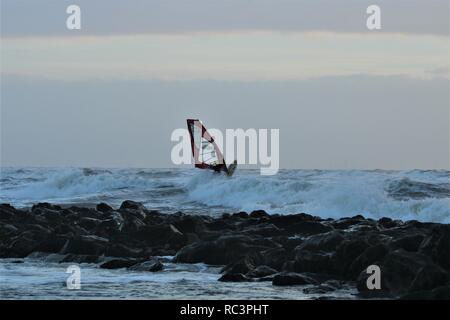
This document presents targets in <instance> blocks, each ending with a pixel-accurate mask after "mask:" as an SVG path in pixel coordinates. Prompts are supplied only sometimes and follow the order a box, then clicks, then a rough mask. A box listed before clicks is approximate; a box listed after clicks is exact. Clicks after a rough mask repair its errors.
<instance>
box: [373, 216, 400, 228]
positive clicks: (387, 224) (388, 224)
mask: <svg viewBox="0 0 450 320" xmlns="http://www.w3.org/2000/svg"><path fill="white" fill-rule="evenodd" d="M378 224H380V225H381V226H382V227H383V228H386V229H390V228H395V227H398V223H397V222H396V221H393V220H392V219H391V218H387V217H383V218H381V219H380V220H378Z"/></svg>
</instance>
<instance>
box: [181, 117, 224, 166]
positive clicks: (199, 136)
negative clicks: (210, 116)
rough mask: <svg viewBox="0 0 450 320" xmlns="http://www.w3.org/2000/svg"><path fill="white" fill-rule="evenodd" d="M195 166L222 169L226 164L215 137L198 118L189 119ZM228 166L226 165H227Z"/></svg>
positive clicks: (188, 124)
mask: <svg viewBox="0 0 450 320" xmlns="http://www.w3.org/2000/svg"><path fill="white" fill-rule="evenodd" d="M187 126H188V130H189V135H190V137H191V148H192V155H193V157H194V161H195V167H196V168H201V169H213V170H220V169H221V168H223V167H224V166H225V161H224V158H223V154H222V152H221V151H220V149H219V147H218V146H217V144H216V142H215V141H214V138H213V137H212V136H211V135H210V134H209V132H208V130H207V129H206V127H205V126H204V125H203V124H202V123H201V121H200V120H198V119H187ZM225 168H226V166H225Z"/></svg>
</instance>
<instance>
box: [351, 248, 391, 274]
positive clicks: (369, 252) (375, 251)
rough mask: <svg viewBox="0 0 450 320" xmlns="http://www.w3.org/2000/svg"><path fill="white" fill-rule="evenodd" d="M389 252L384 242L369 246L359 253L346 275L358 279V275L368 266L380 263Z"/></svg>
mask: <svg viewBox="0 0 450 320" xmlns="http://www.w3.org/2000/svg"><path fill="white" fill-rule="evenodd" d="M388 252H389V250H388V248H387V247H386V246H385V245H384V244H377V245H375V246H372V247H369V248H367V249H366V250H364V252H363V253H362V254H361V255H359V256H358V257H357V258H356V259H355V260H354V261H353V262H352V263H351V264H350V267H349V269H348V271H347V272H346V273H345V275H346V276H347V277H349V278H351V279H356V278H357V277H358V275H359V274H360V273H361V272H363V270H366V269H367V267H368V266H370V265H373V264H379V262H380V261H381V260H382V259H383V258H384V256H385V255H386V254H387V253H388Z"/></svg>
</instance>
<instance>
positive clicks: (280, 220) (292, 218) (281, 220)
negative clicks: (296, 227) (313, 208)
mask: <svg viewBox="0 0 450 320" xmlns="http://www.w3.org/2000/svg"><path fill="white" fill-rule="evenodd" d="M314 220H316V218H315V217H313V216H311V215H309V214H306V213H298V214H287V215H273V216H271V217H270V222H271V223H273V224H274V225H276V226H277V227H278V228H282V229H286V228H287V227H289V226H291V225H293V224H295V223H298V222H302V221H314Z"/></svg>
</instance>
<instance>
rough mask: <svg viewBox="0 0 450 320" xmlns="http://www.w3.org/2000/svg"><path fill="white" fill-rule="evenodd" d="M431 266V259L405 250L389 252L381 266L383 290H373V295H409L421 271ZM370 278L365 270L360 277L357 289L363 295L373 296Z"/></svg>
mask: <svg viewBox="0 0 450 320" xmlns="http://www.w3.org/2000/svg"><path fill="white" fill-rule="evenodd" d="M429 264H432V262H431V259H430V258H429V257H427V256H425V255H422V254H419V253H413V252H408V251H405V250H403V249H398V250H395V251H392V252H389V253H388V254H387V255H386V256H385V257H384V259H383V260H382V261H381V263H380V265H379V267H380V270H381V290H372V293H376V294H378V293H380V292H382V293H385V294H389V295H391V296H392V295H394V296H395V295H399V294H404V293H407V292H408V290H409V289H410V287H411V285H412V283H413V281H414V279H415V278H416V276H417V274H418V273H419V271H420V270H421V269H422V268H423V267H425V266H427V265H429ZM368 276H369V275H368V274H367V273H366V270H364V271H363V272H362V273H361V274H360V276H359V277H358V283H357V288H358V290H359V291H360V292H361V293H366V294H371V292H370V291H369V290H368V289H367V284H366V280H367V278H368ZM377 291H379V292H377Z"/></svg>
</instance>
